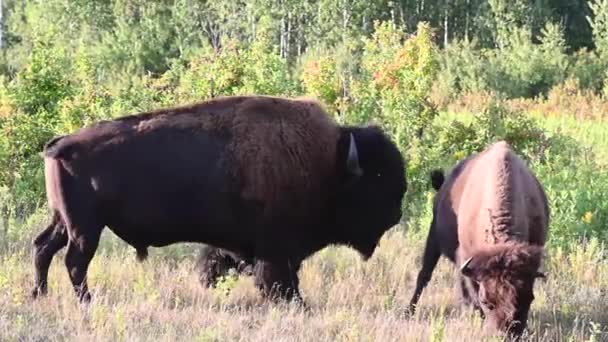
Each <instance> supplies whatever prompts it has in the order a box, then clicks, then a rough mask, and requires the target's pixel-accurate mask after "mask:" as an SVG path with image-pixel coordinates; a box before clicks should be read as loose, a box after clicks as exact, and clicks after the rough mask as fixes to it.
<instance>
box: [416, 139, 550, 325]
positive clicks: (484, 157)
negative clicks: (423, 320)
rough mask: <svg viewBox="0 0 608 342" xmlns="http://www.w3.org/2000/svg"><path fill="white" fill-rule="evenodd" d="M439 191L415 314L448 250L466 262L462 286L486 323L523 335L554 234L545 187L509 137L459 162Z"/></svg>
mask: <svg viewBox="0 0 608 342" xmlns="http://www.w3.org/2000/svg"><path fill="white" fill-rule="evenodd" d="M431 180H432V184H433V187H434V188H435V189H436V190H437V191H438V192H437V194H436V195H435V199H434V204H433V218H432V222H431V226H430V230H429V233H428V238H427V241H426V247H425V250H424V257H423V262H422V269H421V270H420V273H419V274H418V278H417V281H416V289H415V292H414V295H413V297H412V299H411V301H410V307H409V312H410V313H413V312H414V310H415V306H416V304H417V302H418V299H419V297H420V295H421V293H422V290H423V289H424V287H426V285H427V283H428V282H429V281H430V279H431V275H432V272H433V270H434V268H435V266H436V265H437V261H438V260H439V257H440V255H441V254H443V255H444V256H445V257H447V258H448V259H449V260H451V261H452V262H453V263H456V264H458V265H460V273H461V275H460V279H459V280H460V281H459V282H460V289H461V293H462V297H463V299H464V300H465V302H466V303H467V304H470V305H472V306H473V307H475V308H476V309H477V310H479V311H480V313H481V315H482V317H484V318H485V321H486V326H488V327H490V328H491V329H495V330H496V329H497V330H499V331H502V332H507V333H508V334H510V335H512V336H520V335H521V333H522V332H523V330H524V329H525V327H526V322H527V318H528V311H529V309H530V305H531V303H532V301H533V299H534V294H533V286H534V281H535V279H536V278H539V277H544V275H543V274H542V273H540V272H539V267H540V264H541V259H542V254H543V246H544V244H545V239H546V236H547V229H548V222H549V208H548V204H547V198H546V196H545V193H544V190H543V188H542V186H541V185H540V183H539V182H538V180H537V178H536V177H535V176H534V175H533V174H532V172H531V171H530V170H529V169H528V167H527V166H526V165H525V163H524V162H523V161H522V160H521V159H520V158H519V157H518V156H517V155H516V154H515V153H514V152H513V151H512V149H511V147H510V146H509V145H508V144H507V143H506V142H504V141H499V142H497V143H495V144H493V145H491V146H489V147H488V148H487V149H486V150H485V151H482V152H480V153H478V154H473V155H471V156H469V157H468V158H466V159H465V160H463V161H461V162H459V163H458V164H457V165H456V167H455V168H454V169H453V171H452V172H451V174H450V175H449V177H447V179H445V181H444V176H443V173H442V172H441V171H435V172H433V173H432V175H431Z"/></svg>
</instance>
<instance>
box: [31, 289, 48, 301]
mask: <svg viewBox="0 0 608 342" xmlns="http://www.w3.org/2000/svg"><path fill="white" fill-rule="evenodd" d="M46 294H47V290H46V289H45V288H41V287H38V286H37V287H35V288H34V289H33V290H32V299H37V298H38V297H43V296H46Z"/></svg>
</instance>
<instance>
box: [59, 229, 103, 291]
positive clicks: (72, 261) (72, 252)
mask: <svg viewBox="0 0 608 342" xmlns="http://www.w3.org/2000/svg"><path fill="white" fill-rule="evenodd" d="M100 236H101V228H95V229H90V230H86V234H81V235H76V236H73V235H72V236H70V241H69V242H68V251H67V253H66V256H65V266H66V268H67V269H68V273H69V275H70V280H71V281H72V286H73V287H74V291H75V292H76V295H77V296H78V298H79V299H80V301H81V302H89V301H90V300H91V294H90V293H89V290H88V286H87V279H86V275H87V270H88V268H89V263H90V262H91V260H92V259H93V255H95V251H96V250H97V246H98V245H99V238H100Z"/></svg>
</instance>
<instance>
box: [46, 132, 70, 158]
mask: <svg viewBox="0 0 608 342" xmlns="http://www.w3.org/2000/svg"><path fill="white" fill-rule="evenodd" d="M64 137H65V136H64V135H60V136H57V137H54V138H53V139H51V140H49V141H48V142H47V143H46V144H45V145H44V156H46V157H50V158H57V157H58V154H59V151H60V150H61V149H60V148H59V146H58V144H57V143H58V142H59V141H60V140H61V139H63V138H64Z"/></svg>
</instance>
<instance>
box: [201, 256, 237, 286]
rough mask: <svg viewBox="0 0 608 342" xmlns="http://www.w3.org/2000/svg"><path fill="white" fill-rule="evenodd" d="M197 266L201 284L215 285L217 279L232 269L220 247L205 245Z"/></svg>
mask: <svg viewBox="0 0 608 342" xmlns="http://www.w3.org/2000/svg"><path fill="white" fill-rule="evenodd" d="M197 267H198V272H199V281H200V282H201V285H203V286H204V287H215V285H216V284H217V279H218V278H219V277H221V276H223V275H225V274H226V273H227V272H228V270H229V269H230V264H229V263H228V262H227V260H225V258H224V257H223V256H222V255H220V250H219V248H215V247H212V246H205V247H203V248H202V249H201V253H200V255H199V259H198V263H197Z"/></svg>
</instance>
